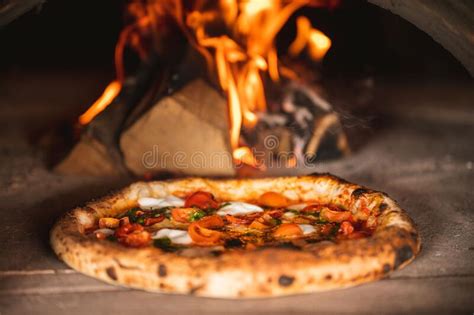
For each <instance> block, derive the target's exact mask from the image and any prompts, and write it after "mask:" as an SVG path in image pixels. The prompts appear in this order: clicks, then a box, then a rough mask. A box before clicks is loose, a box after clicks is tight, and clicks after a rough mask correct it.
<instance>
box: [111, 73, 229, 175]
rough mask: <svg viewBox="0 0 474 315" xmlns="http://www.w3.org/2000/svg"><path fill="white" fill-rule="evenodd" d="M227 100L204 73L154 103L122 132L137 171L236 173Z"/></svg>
mask: <svg viewBox="0 0 474 315" xmlns="http://www.w3.org/2000/svg"><path fill="white" fill-rule="evenodd" d="M228 120H229V119H228V109H227V102H226V100H225V99H224V98H223V97H222V96H221V95H220V94H219V93H218V92H217V91H216V90H215V89H214V88H212V87H211V86H210V85H209V84H207V83H206V82H204V81H203V80H201V79H198V80H194V81H192V82H190V83H189V84H188V85H186V86H185V87H184V88H183V89H181V90H179V91H177V92H176V93H174V94H172V95H170V96H167V97H165V98H163V99H161V100H160V101H158V103H156V104H155V105H154V106H153V107H152V108H151V109H150V110H149V111H148V112H147V113H145V114H144V115H143V116H142V117H141V118H139V119H138V120H137V121H136V122H135V123H134V124H133V125H131V126H130V128H129V129H128V130H126V131H125V132H124V133H123V134H122V136H121V138H120V147H121V150H122V152H123V156H124V160H125V164H126V166H127V167H128V169H129V170H130V171H132V172H133V173H134V174H135V175H139V176H140V175H143V174H146V173H150V172H151V173H159V172H164V171H166V172H173V173H178V174H187V175H190V174H191V175H206V176H232V175H234V174H235V169H234V167H233V161H232V154H231V146H230V141H229V123H228Z"/></svg>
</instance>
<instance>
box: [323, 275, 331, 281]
mask: <svg viewBox="0 0 474 315" xmlns="http://www.w3.org/2000/svg"><path fill="white" fill-rule="evenodd" d="M324 279H326V280H327V281H329V280H332V274H329V273H328V274H327V275H326V276H324Z"/></svg>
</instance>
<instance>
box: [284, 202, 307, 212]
mask: <svg viewBox="0 0 474 315" xmlns="http://www.w3.org/2000/svg"><path fill="white" fill-rule="evenodd" d="M307 206H308V204H307V203H298V204H296V205H291V206H288V207H287V208H288V209H291V210H297V211H301V210H303V209H304V208H306V207H307Z"/></svg>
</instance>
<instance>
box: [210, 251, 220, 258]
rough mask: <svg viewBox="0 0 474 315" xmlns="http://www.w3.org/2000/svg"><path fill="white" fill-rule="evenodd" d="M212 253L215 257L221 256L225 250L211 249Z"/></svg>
mask: <svg viewBox="0 0 474 315" xmlns="http://www.w3.org/2000/svg"><path fill="white" fill-rule="evenodd" d="M210 254H211V255H212V256H213V257H219V256H221V255H222V254H223V252H222V251H221V250H211V251H210Z"/></svg>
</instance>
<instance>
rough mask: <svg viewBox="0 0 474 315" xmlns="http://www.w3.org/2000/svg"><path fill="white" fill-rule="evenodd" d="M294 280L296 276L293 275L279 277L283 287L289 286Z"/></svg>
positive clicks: (279, 282)
mask: <svg viewBox="0 0 474 315" xmlns="http://www.w3.org/2000/svg"><path fill="white" fill-rule="evenodd" d="M293 281H295V277H291V276H287V275H281V276H280V278H278V284H279V285H281V286H282V287H288V286H290V285H292V284H293Z"/></svg>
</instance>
